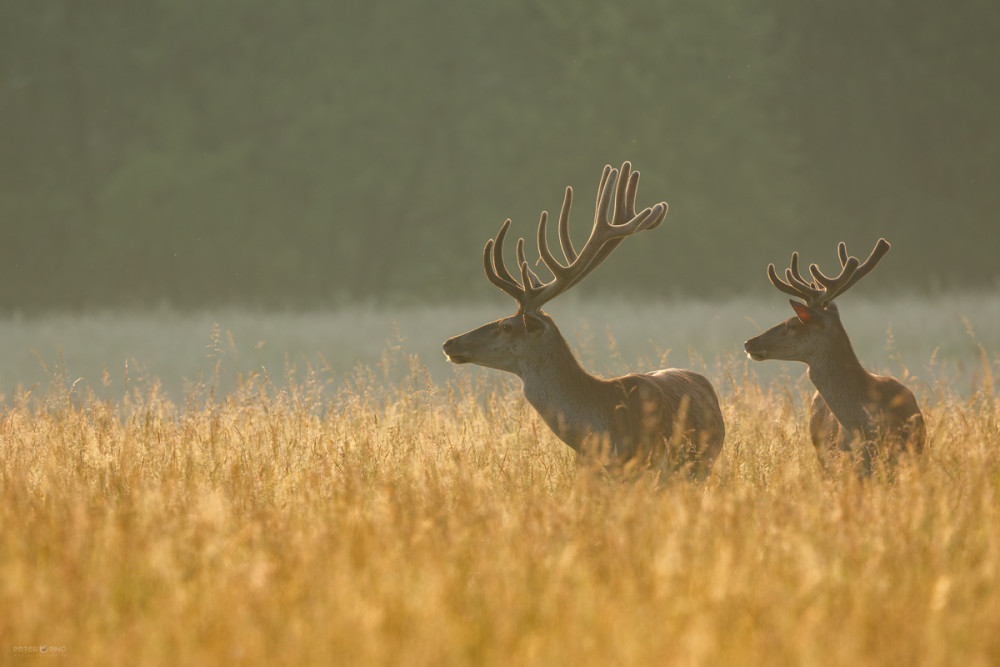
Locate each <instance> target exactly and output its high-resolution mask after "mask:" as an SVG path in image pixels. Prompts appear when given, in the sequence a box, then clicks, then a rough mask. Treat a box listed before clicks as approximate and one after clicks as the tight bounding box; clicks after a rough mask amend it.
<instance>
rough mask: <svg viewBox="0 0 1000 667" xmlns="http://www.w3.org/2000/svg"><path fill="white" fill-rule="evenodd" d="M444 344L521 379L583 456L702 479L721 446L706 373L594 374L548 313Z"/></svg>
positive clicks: (456, 356)
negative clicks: (601, 376)
mask: <svg viewBox="0 0 1000 667" xmlns="http://www.w3.org/2000/svg"><path fill="white" fill-rule="evenodd" d="M525 321H528V322H530V324H525ZM490 339H492V341H491V340H490ZM444 350H445V353H446V354H447V355H448V358H449V359H450V360H452V361H453V362H455V363H477V364H479V365H483V366H489V367H492V368H498V369H499V370H505V371H509V372H511V373H514V374H515V375H517V376H518V377H519V378H521V381H522V384H523V388H524V396H525V398H526V399H527V400H528V402H529V403H530V404H531V406H532V407H533V408H535V410H536V411H537V412H538V414H539V415H540V416H541V417H542V419H543V420H544V421H545V423H546V424H547V425H548V427H549V428H550V429H552V432H553V433H555V434H556V436H558V437H559V439H560V440H562V441H563V442H564V443H566V444H567V445H569V446H570V447H572V448H573V449H574V450H575V451H576V452H577V453H578V454H579V455H580V456H581V457H582V458H585V459H587V458H595V459H602V460H603V459H606V461H604V462H607V463H611V464H612V465H617V464H620V463H625V462H636V463H641V464H644V465H649V466H653V467H655V468H657V469H659V470H662V471H664V472H669V473H673V472H677V471H684V472H685V473H686V474H688V475H689V476H691V477H693V478H696V479H704V477H705V476H707V474H708V472H709V471H710V469H711V466H712V462H714V460H715V459H716V457H718V455H719V453H720V452H721V450H722V443H723V440H724V438H725V424H724V422H723V419H722V410H721V408H720V407H719V400H718V397H717V396H716V393H715V389H714V388H713V387H712V384H711V383H710V382H709V381H708V380H707V379H706V378H705V377H704V376H702V375H699V374H698V373H694V372H692V371H688V370H680V369H665V370H659V371H654V372H652V373H643V374H630V375H625V376H622V377H619V378H615V379H612V380H605V379H601V378H598V377H595V376H593V375H591V374H590V373H588V372H587V371H586V370H584V368H583V367H582V366H580V364H579V362H578V361H577V360H576V357H574V356H573V353H572V351H571V350H570V347H569V344H568V343H567V342H566V340H565V339H564V338H563V337H562V334H561V333H560V332H559V329H558V328H557V327H556V324H555V322H554V321H553V320H552V318H551V317H549V316H548V315H546V314H545V313H542V312H539V313H533V314H532V315H525V316H522V317H521V318H518V317H516V316H515V317H511V318H505V319H504V320H498V321H497V322H491V323H489V324H486V325H484V326H482V327H480V328H479V329H475V330H473V331H470V332H468V333H466V334H463V335H461V336H456V337H454V338H451V339H449V340H448V341H446V342H445V345H444ZM501 359H502V360H504V361H500V360H501Z"/></svg>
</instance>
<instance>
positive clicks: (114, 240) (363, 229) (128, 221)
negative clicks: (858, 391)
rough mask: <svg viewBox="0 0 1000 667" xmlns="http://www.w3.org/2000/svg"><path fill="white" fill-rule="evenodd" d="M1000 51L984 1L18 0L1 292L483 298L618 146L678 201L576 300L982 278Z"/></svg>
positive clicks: (2, 54) (1, 133)
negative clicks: (501, 241) (869, 261)
mask: <svg viewBox="0 0 1000 667" xmlns="http://www.w3.org/2000/svg"><path fill="white" fill-rule="evenodd" d="M998 56H1000V3H997V2H996V1H995V0H959V1H957V2H947V3H945V2H931V1H928V0H841V1H840V2H808V1H807V2H803V1H802V0H771V1H768V2H765V1H764V0H745V1H735V0H725V1H717V2H704V1H702V0H684V1H664V0H655V1H654V0H649V1H644V2H631V3H606V2H594V1H586V2H581V1H580V0H512V1H510V2H504V3H479V2H458V1H454V0H451V1H446V0H430V1H423V2H407V1H397V2H384V3H378V2H327V1H317V2H311V1H298V2H287V3H275V2H272V1H271V0H197V1H193V0H170V1H169V2H168V1H165V0H144V1H143V2H129V3H123V2H118V1H117V0H115V1H112V0H88V2H79V1H77V0H46V1H45V2H19V1H15V0H0V230H2V240H0V308H3V309H5V310H8V311H9V310H11V309H17V310H39V309H60V308H71V309H76V308H87V307H134V306H140V307H143V306H153V305H159V304H163V303H166V304H170V305H173V306H177V307H182V308H186V307H204V306H212V305H216V304H223V303H225V304H233V303H235V304H243V305H250V306H261V307H282V308H296V307H314V306H326V305H335V304H338V303H343V302H345V301H354V300H366V301H371V300H373V301H378V302H389V303H394V302H401V301H420V302H431V301H439V300H443V299H446V298H447V299H453V298H457V299H462V300H472V299H477V298H481V297H483V296H484V295H486V294H492V293H494V292H496V290H494V288H492V287H491V286H490V285H489V284H488V283H487V282H486V280H485V278H484V277H483V276H482V265H481V249H482V246H483V244H484V243H485V241H486V239H487V238H488V237H490V236H492V235H493V234H494V233H495V232H496V231H497V229H498V228H499V226H500V224H501V223H502V222H503V220H504V219H505V218H507V217H511V218H513V221H514V222H513V234H514V235H515V236H516V235H523V236H525V237H526V238H528V239H533V237H534V230H535V226H536V224H537V221H538V214H539V211H541V210H542V209H547V210H549V211H550V213H554V212H555V211H557V210H558V208H559V205H560V203H561V198H562V191H563V188H564V187H565V186H566V185H573V186H574V188H575V189H576V191H577V201H576V206H575V209H574V210H575V214H574V216H573V218H572V222H573V225H574V229H575V231H576V238H578V239H581V240H582V238H583V237H585V235H586V233H587V231H588V229H589V225H590V222H591V220H592V215H593V209H592V206H593V198H594V193H595V190H596V185H597V181H598V178H599V175H600V171H601V168H602V167H603V165H604V164H605V163H611V164H614V165H616V166H617V165H619V164H620V163H621V162H622V161H623V160H626V159H627V160H631V161H632V163H633V165H634V166H635V167H636V168H637V169H639V170H640V171H641V172H642V181H641V183H640V186H639V204H640V205H647V204H652V203H654V202H655V201H659V200H661V199H665V200H667V201H668V202H669V203H670V213H669V215H668V217H667V220H666V223H665V224H664V225H663V226H661V227H660V228H659V229H657V230H656V231H655V232H651V233H649V235H648V236H645V235H644V236H643V237H641V238H642V242H639V241H638V240H637V239H636V240H633V241H631V242H626V243H625V244H623V245H622V247H621V248H620V249H619V250H618V251H617V252H616V256H615V257H613V258H612V259H611V260H610V261H608V263H607V264H606V265H605V266H603V267H602V268H601V270H600V272H599V274H597V277H594V278H591V279H590V280H588V281H586V282H585V283H583V284H582V285H581V287H580V288H579V292H580V293H582V294H588V293H589V294H596V293H602V292H614V293H623V292H630V293H637V294H640V295H643V296H645V295H659V296H672V295H687V296H717V295H721V294H729V293H733V292H736V293H748V292H756V291H760V292H763V291H764V290H769V289H771V288H770V286H769V284H768V283H767V280H766V278H765V276H764V267H765V266H766V264H767V262H769V261H774V262H776V263H778V264H781V263H783V262H787V260H788V255H789V253H790V252H791V250H793V249H800V250H802V251H803V253H804V255H805V256H804V259H805V260H806V261H818V262H819V263H820V264H821V266H829V265H830V264H831V263H833V264H835V263H836V251H835V247H834V244H835V243H836V242H837V241H839V240H844V241H847V242H848V244H849V248H850V249H851V251H852V252H853V253H854V254H857V255H862V256H863V255H864V254H865V253H867V252H868V251H869V250H870V249H871V247H872V246H873V245H874V242H875V241H876V240H877V238H878V237H879V236H885V237H886V238H888V239H889V240H890V241H891V242H892V243H893V244H894V248H893V252H892V253H890V255H889V257H888V258H887V259H886V260H884V261H883V263H882V266H880V268H879V271H878V273H877V277H878V279H877V280H873V279H871V278H870V279H869V280H868V281H866V285H865V290H866V291H868V292H871V293H876V292H878V291H880V290H899V289H910V290H915V291H927V290H939V289H948V288H953V287H978V288H984V289H994V288H995V287H996V286H997V285H998V276H1000V268H998V257H1000V234H998V232H1000V229H998V227H997V211H998V210H1000V178H998V177H1000V132H998V129H997V123H998V121H1000V113H998V111H1000V58H998ZM531 245H533V240H532V241H531V242H530V244H529V246H531ZM533 252H534V251H533V249H532V253H533ZM869 283H870V284H869ZM496 294H497V297H496V298H501V297H500V295H499V293H498V292H496Z"/></svg>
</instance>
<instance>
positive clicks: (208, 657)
mask: <svg viewBox="0 0 1000 667" xmlns="http://www.w3.org/2000/svg"><path fill="white" fill-rule="evenodd" d="M775 302H776V303H775ZM783 304H784V302H783V300H782V299H779V298H775V299H773V300H769V301H766V302H764V301H762V302H759V303H755V302H750V303H749V304H737V303H735V302H733V303H723V304H712V303H674V304H671V303H664V304H657V305H655V306H645V307H643V306H639V305H635V304H627V303H599V304H598V303H583V302H573V301H572V300H569V303H568V305H567V306H566V307H565V309H563V310H560V309H557V308H553V311H554V312H553V314H554V315H555V316H556V318H557V321H559V322H560V324H561V325H562V326H563V331H564V333H565V334H566V335H567V338H568V339H569V340H570V341H571V343H572V344H573V345H574V347H575V348H576V349H577V350H578V351H579V353H580V356H581V358H582V360H583V361H584V364H585V365H586V366H587V368H589V369H591V370H592V371H594V372H597V373H599V374H602V375H609V374H612V373H619V372H623V371H625V370H629V369H636V370H645V369H649V368H652V367H658V366H660V365H661V364H669V365H676V366H688V367H692V368H695V369H697V370H700V371H701V372H704V373H705V374H706V375H708V377H709V378H710V379H711V380H712V381H713V383H714V384H715V386H716V388H717V389H718V391H719V394H720V397H721V402H722V407H723V412H724V415H725V419H726V424H727V437H726V445H725V449H724V451H723V454H722V455H721V457H720V459H719V461H718V462H717V464H716V467H715V471H714V473H713V475H712V476H711V477H710V478H709V480H708V481H707V482H706V483H704V484H702V485H696V484H690V483H684V482H677V483H667V484H662V485H657V484H655V483H654V480H649V479H640V480H638V481H637V482H634V483H631V484H622V483H619V482H615V481H612V480H608V479H606V478H602V477H600V476H597V475H594V474H592V473H590V472H588V471H585V470H579V469H578V467H577V464H576V462H575V459H574V457H573V456H571V452H570V451H569V450H568V448H566V447H565V446H564V445H562V444H561V443H560V442H559V441H558V440H556V438H555V437H554V436H553V435H552V434H551V433H550V432H549V431H548V430H547V428H546V427H545V426H544V424H543V423H542V422H541V420H540V419H539V418H538V417H537V416H536V414H535V413H534V412H533V411H532V409H531V408H530V406H528V405H527V404H526V403H525V401H524V400H523V398H522V396H521V394H520V390H519V386H518V384H517V383H516V381H514V380H513V379H512V378H510V377H508V376H504V375H502V374H500V373H498V372H492V371H487V370H481V369H475V368H467V367H463V368H452V367H449V366H446V365H445V364H444V363H443V361H442V359H441V355H440V343H441V341H442V340H443V339H444V338H445V337H447V336H450V335H453V334H455V333H459V332H461V331H463V330H465V329H468V328H471V327H473V326H475V325H477V324H479V323H480V322H482V321H484V320H485V319H487V318H493V317H498V316H500V315H504V314H507V310H508V307H507V305H506V304H504V305H499V306H497V305H494V306H490V307H485V306H484V307H476V308H471V307H470V308H451V309H443V308H442V309H432V308H425V309H418V308H413V309H409V310H406V309H404V310H397V311H394V312H391V313H390V312H383V311H380V310H378V309H364V308H357V309H354V310H347V311H344V312H341V313H328V314H314V315H291V314H289V315H283V316H263V315H259V314H253V313H242V312H228V313H226V312H224V313H214V314H209V313H202V314H197V315H190V314H187V315H182V314H177V313H171V312H166V311H165V312H157V313H149V314H142V315H128V314H115V313H109V314H105V315H103V316H100V317H98V316H90V317H84V316H68V315H67V316H55V315H53V316H45V317H38V318H28V317H25V318H8V319H7V320H3V321H0V341H2V342H3V350H2V351H0V365H3V366H4V367H3V368H2V369H0V392H2V412H0V638H3V644H4V645H3V646H0V656H2V660H0V662H8V663H9V662H13V663H15V664H26V663H29V662H30V663H33V662H35V661H37V660H49V659H62V660H64V661H65V663H66V664H95V665H96V664H101V665H150V664H153V665H155V664H163V665H174V664H185V665H216V664H290V665H291V664H294V665H327V664H334V665H510V664H513V665H646V664H649V665H762V664H768V665H803V664H806V665H876V664H879V665H992V664H997V663H998V662H1000V633H998V632H997V629H998V628H1000V397H998V396H997V393H996V392H997V385H996V382H995V379H994V378H995V375H996V374H998V373H1000V356H998V352H1000V299H998V298H995V297H984V296H981V295H978V296H977V295H964V296H963V295H959V296H954V295H952V296H947V297H939V298H936V299H930V300H918V299H906V300H895V301H893V302H885V303H879V302H866V301H864V300H862V299H858V300H852V301H851V302H850V303H848V302H847V300H846V299H845V303H844V304H841V311H842V313H843V319H844V322H845V326H846V327H847V329H848V332H849V333H851V335H852V339H853V340H854V341H855V346H856V348H857V349H858V352H859V356H860V357H861V359H862V361H863V362H864V363H866V364H867V365H868V366H869V368H872V369H873V370H881V371H885V372H891V373H893V374H895V375H896V376H897V377H899V378H900V379H903V380H904V381H905V382H906V383H907V384H908V385H909V386H910V387H912V388H913V389H914V391H915V393H916V394H917V396H918V399H919V400H920V402H921V404H922V407H923V409H924V414H925V416H926V418H927V422H928V427H929V429H928V435H929V439H928V445H927V451H926V452H925V454H924V456H923V457H922V458H920V459H919V460H917V461H907V462H905V463H904V464H903V466H902V467H901V468H900V470H899V473H898V476H897V479H896V481H895V482H894V483H888V482H884V481H878V480H875V481H871V482H867V483H860V482H858V481H857V480H856V479H854V478H853V477H851V476H848V475H844V476H839V477H835V478H832V479H829V478H825V477H823V476H822V475H821V474H820V472H819V469H818V465H817V463H816V460H815V456H814V454H813V452H812V448H811V445H810V444H809V443H808V433H807V429H806V421H807V416H806V406H807V401H808V397H809V396H810V395H811V387H810V386H809V384H808V381H807V380H806V379H805V377H804V373H803V370H804V368H802V367H801V366H795V365H783V364H778V363H774V364H770V363H765V364H755V363H752V362H748V361H747V360H745V358H744V357H743V356H742V355H741V354H740V352H739V350H740V346H741V344H742V341H743V339H745V338H746V337H748V336H751V335H754V334H755V333H757V332H758V331H759V330H760V328H761V327H766V326H768V325H770V324H773V323H774V322H776V321H778V319H779V318H784V317H786V316H787V314H788V313H790V311H788V308H787V304H784V305H783ZM786 311H788V313H786ZM584 317H586V319H587V322H589V323H588V324H584V321H583V320H584ZM42 646H45V647H46V655H44V656H43V655H41V654H40V653H39V651H40V647H42Z"/></svg>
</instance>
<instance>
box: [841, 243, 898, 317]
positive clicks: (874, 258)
mask: <svg viewBox="0 0 1000 667" xmlns="http://www.w3.org/2000/svg"><path fill="white" fill-rule="evenodd" d="M840 245H844V244H843V243H841V244H840ZM891 247H892V246H891V245H889V242H888V241H886V240H885V239H883V238H880V239H879V240H878V241H877V242H876V243H875V247H874V248H872V251H871V254H869V255H868V259H866V260H865V261H864V262H862V263H861V264H858V265H857V268H856V269H854V271H852V272H851V274H850V275H849V276H848V277H847V278H846V279H845V280H844V282H843V284H842V285H840V286H839V287H838V288H837V290H836V291H834V292H833V294H832V295H831V296H829V297H828V298H827V299H826V302H827V303H829V302H830V301H833V299H834V298H836V297H837V296H839V295H841V294H843V293H844V292H846V291H847V290H849V289H850V288H851V287H853V286H854V284H855V283H856V282H858V281H859V280H861V279H862V278H864V277H865V276H866V275H868V272H869V271H871V270H872V269H874V268H875V265H876V264H878V263H879V262H880V261H882V258H883V257H885V254H886V253H887V252H889V249H890V248H891ZM844 252H845V253H846V246H845V251H844ZM851 260H853V262H852V261H851ZM857 262H858V258H857V257H851V258H850V259H849V260H848V263H857Z"/></svg>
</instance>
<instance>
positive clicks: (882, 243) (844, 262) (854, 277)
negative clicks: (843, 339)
mask: <svg viewBox="0 0 1000 667" xmlns="http://www.w3.org/2000/svg"><path fill="white" fill-rule="evenodd" d="M890 247H891V246H890V245H889V242H888V241H886V240H885V239H879V240H878V243H876V244H875V248H874V249H872V252H871V254H870V255H868V259H866V260H865V261H864V263H861V262H859V261H858V258H857V257H851V256H849V255H848V254H847V245H846V244H845V243H843V242H841V243H840V244H838V245H837V254H838V256H839V257H840V274H839V275H838V276H837V277H836V278H829V277H827V276H826V275H824V274H823V272H822V271H820V270H819V267H818V266H816V265H815V264H810V265H809V273H810V274H811V275H812V277H813V280H812V281H810V282H806V280H805V279H804V278H802V276H801V274H799V253H797V252H793V253H792V261H791V264H790V266H789V268H787V269H785V280H787V282H785V281H784V280H782V279H781V278H779V277H778V274H777V272H776V271H775V270H774V264H768V265H767V277H768V278H769V279H770V280H771V284H773V285H774V286H775V287H777V288H778V289H779V290H781V291H782V292H784V293H785V294H790V295H791V296H794V297H796V298H799V299H802V300H803V301H805V302H806V305H807V306H809V307H811V308H822V307H823V306H826V305H827V304H829V303H830V302H831V301H833V300H834V299H835V298H837V297H838V296H839V295H841V294H843V293H844V292H846V291H847V290H849V289H850V288H851V287H852V286H853V285H854V283H856V282H858V281H859V280H861V279H862V278H864V277H865V276H866V275H867V274H868V272H869V271H871V270H872V269H873V268H875V265H876V264H878V263H879V260H881V259H882V258H883V257H884V256H885V254H886V253H887V252H889V248H890Z"/></svg>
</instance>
